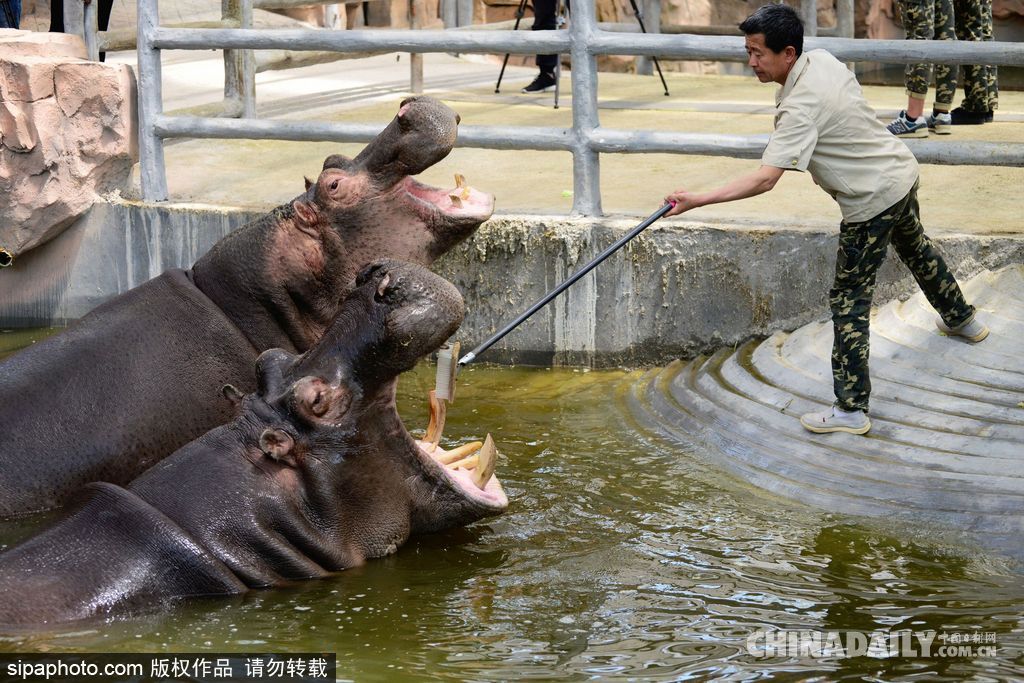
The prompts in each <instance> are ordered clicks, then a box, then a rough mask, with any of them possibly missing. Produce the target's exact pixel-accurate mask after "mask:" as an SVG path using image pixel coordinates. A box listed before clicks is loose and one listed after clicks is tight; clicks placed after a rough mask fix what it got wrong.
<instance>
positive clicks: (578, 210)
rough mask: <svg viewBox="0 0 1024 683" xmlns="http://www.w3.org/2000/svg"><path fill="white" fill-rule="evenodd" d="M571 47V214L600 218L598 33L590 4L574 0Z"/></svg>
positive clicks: (587, 0)
mask: <svg viewBox="0 0 1024 683" xmlns="http://www.w3.org/2000/svg"><path fill="white" fill-rule="evenodd" d="M570 13H571V26H570V27H569V29H570V31H569V33H570V36H571V39H572V44H571V48H570V54H571V55H572V72H571V74H572V131H573V149H572V187H573V195H572V212H573V214H575V215H579V216H600V215H601V161H600V158H599V155H598V152H597V151H596V150H595V149H594V148H593V147H592V146H591V137H592V135H593V134H594V131H595V130H596V129H597V128H598V126H600V125H601V124H600V122H599V121H598V115H597V58H596V57H595V56H594V54H593V53H592V52H591V51H590V47H589V46H590V38H591V36H593V35H594V34H596V33H597V17H596V14H595V12H594V2H593V0H577V1H576V2H574V3H572V5H571V7H570Z"/></svg>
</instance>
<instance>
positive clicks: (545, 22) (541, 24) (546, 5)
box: [533, 0, 558, 74]
mask: <svg viewBox="0 0 1024 683" xmlns="http://www.w3.org/2000/svg"><path fill="white" fill-rule="evenodd" d="M555 3H556V0H533V30H534V31H553V30H555V28H557V26H558V23H557V21H558V17H557V16H556V13H555ZM557 63H558V55H537V68H538V69H540V70H541V71H543V72H544V73H549V74H553V73H555V64H557Z"/></svg>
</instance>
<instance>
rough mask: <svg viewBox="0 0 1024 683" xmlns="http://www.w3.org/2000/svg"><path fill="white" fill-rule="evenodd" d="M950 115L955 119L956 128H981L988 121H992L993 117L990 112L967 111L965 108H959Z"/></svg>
mask: <svg viewBox="0 0 1024 683" xmlns="http://www.w3.org/2000/svg"><path fill="white" fill-rule="evenodd" d="M949 113H950V115H951V116H952V117H953V125H954V126H980V125H981V124H983V123H985V121H986V119H987V120H988V121H991V120H992V115H991V113H990V112H988V111H967V110H966V109H964V108H963V107H957V108H956V109H954V110H953V111H951V112H949Z"/></svg>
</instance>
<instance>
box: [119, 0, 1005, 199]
mask: <svg viewBox="0 0 1024 683" xmlns="http://www.w3.org/2000/svg"><path fill="white" fill-rule="evenodd" d="M244 2H246V3H249V2H251V0H244ZM805 4H808V5H813V4H814V3H812V2H806V3H805ZM571 12H572V14H571V22H570V28H569V29H568V30H565V31H529V32H526V31H522V32H513V31H503V30H472V29H470V30H465V29H462V30H458V31H444V30H424V31H413V30H359V31H321V30H314V29H308V30H306V29H267V30H253V29H244V28H237V29H223V28H167V27H161V26H159V25H158V18H157V17H158V15H157V0H139V13H138V17H139V23H138V60H139V128H140V136H139V147H140V166H141V180H142V195H143V198H144V199H146V200H148V201H162V200H165V199H167V178H166V174H165V168H164V153H163V140H164V139H165V138H176V137H184V138H247V139H277V140H302V141H320V142H366V141H369V140H370V139H372V138H373V137H374V136H375V135H376V134H377V133H378V132H379V131H380V128H381V126H380V125H368V124H342V123H320V122H313V121H303V122H294V121H271V120H257V119H252V118H247V119H221V118H202V117H189V116H173V117H171V116H167V115H165V114H164V113H163V106H162V94H161V78H160V64H161V61H160V51H161V50H165V49H184V50H208V49H222V50H257V49H287V50H322V51H334V52H370V51H375V52H379V51H394V52H409V53H427V52H458V53H481V54H502V53H512V54H524V55H532V54H553V53H558V54H569V55H570V56H571V60H572V70H571V83H572V128H549V127H523V126H516V127H512V126H507V127H505V126H463V127H460V130H459V139H458V144H459V146H462V147H476V148H484V149H497V150H520V149H531V150H557V151H568V152H571V153H572V157H573V207H572V212H573V214H576V215H583V216H597V215H601V213H602V212H601V190H600V155H601V154H602V153H644V152H668V153H676V154H699V155H709V156H731V157H742V158H759V157H760V155H761V152H762V150H763V149H764V145H765V143H766V138H765V137H764V136H736V135H712V134H697V133H685V132H679V133H668V132H660V131H648V130H616V129H610V128H604V127H602V126H601V124H600V121H599V120H598V99H597V79H598V72H597V64H596V58H597V56H598V55H640V56H646V57H659V58H674V59H688V60H717V61H741V62H742V61H746V59H747V55H746V51H745V48H744V41H743V38H742V37H736V36H699V35H659V34H639V35H638V34H635V33H633V34H621V33H612V32H609V31H604V30H601V29H600V27H599V26H598V24H597V21H596V16H595V11H594V4H593V2H592V0H590V1H588V0H578V1H576V2H573V3H572V10H571ZM815 48H825V49H827V50H828V51H829V52H831V53H832V54H833V55H835V56H836V57H837V58H838V59H840V60H842V61H845V62H858V61H873V62H885V63H893V64H910V63H918V62H932V63H946V64H991V65H996V66H1024V45H1022V44H1018V43H1005V42H985V43H977V42H974V43H970V42H950V41H916V40H915V41H902V40H854V39H851V38H815V37H808V38H807V39H806V40H805V43H804V49H808V50H810V49H815ZM909 142H910V147H911V149H912V150H913V151H914V153H915V154H916V155H917V157H918V159H919V160H920V161H922V162H924V163H934V164H976V165H990V166H1024V144H1007V143H998V142H931V141H927V140H911V141H909Z"/></svg>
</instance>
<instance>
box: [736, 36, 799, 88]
mask: <svg viewBox="0 0 1024 683" xmlns="http://www.w3.org/2000/svg"><path fill="white" fill-rule="evenodd" d="M746 42H747V56H748V59H747V64H748V65H749V66H750V68H751V69H753V70H754V74H755V75H756V76H757V80H759V81H761V82H762V83H773V82H774V83H778V84H779V85H785V84H786V76H788V75H789V70H790V69H791V68H792V67H793V62H795V61H796V48H794V47H792V46H787V47H786V48H785V49H784V50H783V51H782V52H772V49H771V48H770V47H768V46H767V45H765V44H764V34H763V33H754V34H751V35H748V36H747V41H746Z"/></svg>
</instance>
